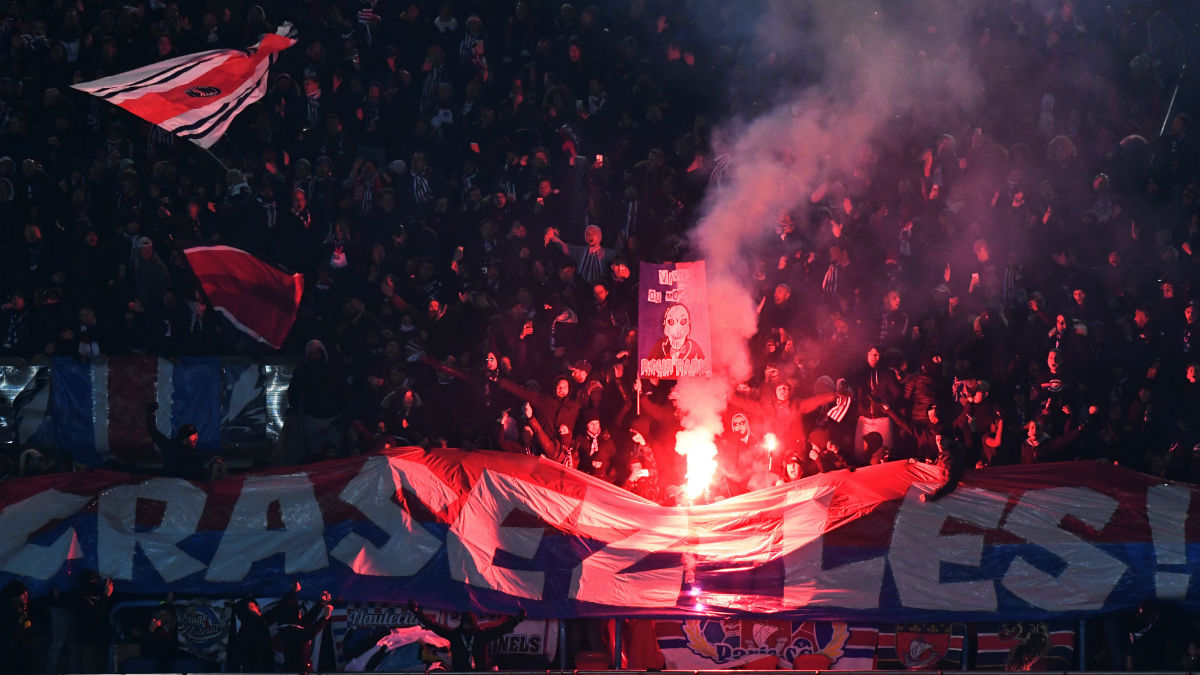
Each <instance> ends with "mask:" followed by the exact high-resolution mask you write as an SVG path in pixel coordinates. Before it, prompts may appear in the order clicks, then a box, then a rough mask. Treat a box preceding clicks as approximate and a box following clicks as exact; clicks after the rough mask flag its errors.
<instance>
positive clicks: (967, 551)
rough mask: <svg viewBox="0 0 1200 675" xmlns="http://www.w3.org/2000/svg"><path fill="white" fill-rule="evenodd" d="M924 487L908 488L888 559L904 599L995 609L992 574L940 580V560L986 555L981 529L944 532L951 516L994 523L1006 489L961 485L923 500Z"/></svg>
mask: <svg viewBox="0 0 1200 675" xmlns="http://www.w3.org/2000/svg"><path fill="white" fill-rule="evenodd" d="M922 492H923V491H922V490H921V489H920V488H919V487H917V486H915V485H914V486H913V487H911V488H909V490H908V494H906V495H905V497H904V501H903V502H901V504H900V512H899V513H898V514H897V515H896V521H895V524H894V525H893V527H892V541H891V545H890V546H889V547H888V564H890V565H891V567H892V576H893V578H895V580H896V590H897V591H898V592H899V594H900V604H902V605H904V606H905V607H914V608H920V609H944V610H958V611H964V612H969V611H982V612H994V611H996V607H997V604H996V586H995V581H994V580H992V579H981V580H978V581H956V582H943V581H942V563H943V562H948V563H954V564H957V565H964V566H969V567H978V566H979V565H980V563H981V562H982V561H983V535H979V534H954V535H942V526H943V525H944V524H945V522H946V520H947V519H948V518H953V519H955V520H961V521H963V522H965V523H969V524H971V525H976V526H978V527H982V528H985V529H989V530H992V529H995V528H996V526H997V525H999V523H1000V518H1001V517H1002V516H1003V515H1004V507H1005V506H1006V505H1007V503H1008V495H1006V494H998V493H994V492H988V491H986V490H981V489H978V488H965V487H960V488H958V489H957V490H955V491H954V492H953V493H951V494H950V495H948V496H946V497H944V498H942V499H940V500H938V501H936V502H928V503H922V502H921V500H920V495H921V493H922Z"/></svg>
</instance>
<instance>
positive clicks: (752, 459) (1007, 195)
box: [0, 0, 1200, 502]
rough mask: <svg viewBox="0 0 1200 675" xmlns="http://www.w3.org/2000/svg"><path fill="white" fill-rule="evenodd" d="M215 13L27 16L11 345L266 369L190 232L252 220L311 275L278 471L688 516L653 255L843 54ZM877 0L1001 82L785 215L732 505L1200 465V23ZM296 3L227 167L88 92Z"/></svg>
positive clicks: (480, 16)
mask: <svg viewBox="0 0 1200 675" xmlns="http://www.w3.org/2000/svg"><path fill="white" fill-rule="evenodd" d="M220 4H221V3H199V2H184V1H180V2H171V1H169V0H168V1H165V2H164V1H161V0H150V1H148V2H144V3H135V4H126V3H117V2H110V1H103V0H98V1H95V2H89V3H85V4H67V3H53V2H44V3H43V2H23V3H22V2H16V1H14V2H9V3H7V4H6V5H5V6H4V17H3V24H2V25H0V34H2V37H3V39H2V40H0V129H2V132H0V154H3V155H4V156H3V157H0V227H2V228H3V233H2V236H3V238H4V241H3V244H4V249H3V255H4V264H3V266H2V268H0V293H2V294H3V297H4V298H5V301H4V304H3V308H2V310H0V356H4V357H13V358H21V359H44V358H46V357H51V356H67V357H71V358H79V359H84V360H90V359H97V358H102V357H107V356H119V355H129V354H150V355H159V356H163V357H183V356H190V355H208V354H218V355H240V356H249V357H252V358H266V357H275V356H278V354H277V353H275V352H272V351H271V350H269V349H268V348H266V347H264V346H262V345H261V344H259V343H256V342H254V341H253V340H251V339H250V338H248V337H246V336H245V335H243V334H242V333H240V332H238V331H237V330H236V329H235V328H234V327H233V326H232V325H231V324H229V323H228V322H226V321H225V320H224V319H223V318H222V317H221V316H219V315H217V314H215V313H214V311H213V310H212V308H211V307H210V306H209V305H208V303H207V301H206V298H205V297H204V296H203V294H201V293H200V292H199V291H198V289H197V287H196V285H195V283H194V281H193V279H192V278H191V276H190V274H189V271H188V268H187V266H186V263H185V262H184V259H183V257H182V254H181V248H182V247H184V246H187V245H192V244H197V243H214V242H220V243H225V244H230V245H233V246H237V247H240V248H243V249H246V250H248V251H251V252H253V253H255V254H256V255H258V256H260V257H261V258H263V259H265V260H269V261H272V262H274V263H277V264H278V265H280V266H282V267H285V268H287V269H290V270H293V271H298V272H302V273H303V274H304V276H305V279H306V287H305V293H304V297H303V301H302V305H301V308H300V313H299V318H298V320H297V322H296V324H295V326H294V327H293V330H292V332H291V337H290V338H289V341H288V343H287V344H286V345H285V346H284V347H283V349H282V354H283V355H284V356H288V357H292V358H295V359H296V360H297V361H299V365H298V366H297V368H296V370H295V374H294V377H293V380H292V384H291V388H290V391H289V403H290V406H291V407H290V409H289V411H288V418H287V422H288V424H287V427H286V428H285V432H284V435H283V439H282V442H281V445H282V450H281V453H280V456H281V461H284V462H289V463H299V462H304V461H309V460H311V459H316V458H327V457H332V456H346V455H351V454H357V453H365V452H372V451H377V450H379V449H380V448H383V447H386V446H398V445H425V446H443V445H444V446H449V447H460V448H468V449H492V450H502V451H507V452H516V453H529V454H534V455H545V456H547V457H550V458H552V459H554V460H557V461H561V462H563V463H564V464H567V465H569V466H572V467H574V468H577V469H579V470H582V471H586V472H588V473H591V474H593V475H596V476H599V477H601V478H603V479H604V480H607V481H610V482H612V483H614V484H617V485H622V486H625V487H626V488H628V489H630V490H633V491H635V492H637V493H638V494H641V495H643V496H645V497H647V498H650V499H653V500H657V501H663V502H668V501H671V500H673V499H674V498H675V497H674V495H675V491H674V490H673V489H671V487H670V486H672V485H677V484H678V483H679V482H680V481H681V473H682V460H681V459H680V458H679V457H678V456H677V455H676V454H675V453H674V452H673V444H674V441H673V439H674V433H675V431H677V430H678V428H679V422H678V418H677V416H676V414H675V411H674V409H673V405H672V399H671V389H672V383H671V382H666V381H654V380H648V379H646V380H639V379H637V378H636V370H637V356H638V355H637V339H636V338H637V302H638V293H637V289H638V278H637V277H638V265H639V263H640V262H656V263H659V262H671V261H681V260H691V259H695V258H697V257H698V256H699V253H698V252H697V251H696V250H695V249H694V248H693V247H692V245H691V244H690V243H689V237H688V234H689V231H690V230H691V229H692V228H693V227H694V226H695V224H696V222H697V220H698V218H700V217H701V216H702V213H703V211H702V201H703V198H704V197H705V195H706V194H708V193H709V192H710V191H711V190H712V189H713V187H712V186H713V185H717V184H720V182H721V181H722V176H723V174H724V172H726V171H727V170H728V166H729V164H730V163H736V162H738V161H739V158H738V157H737V156H729V155H723V154H721V153H719V152H718V151H717V150H716V149H714V145H715V144H714V135H715V134H714V129H717V128H720V125H721V123H722V122H724V121H726V120H730V119H734V118H741V119H746V118H752V117H754V116H755V115H757V114H759V113H761V112H762V111H763V110H764V109H766V108H767V107H769V106H770V105H772V104H774V103H775V102H776V101H777V100H778V99H779V92H780V91H785V90H787V89H788V88H795V87H798V86H807V83H809V82H814V81H816V80H817V79H819V78H818V77H817V76H818V74H819V73H818V72H817V71H818V70H819V67H820V62H819V58H818V57H814V59H813V61H812V62H811V63H809V62H801V61H800V60H798V59H792V60H788V59H784V58H778V55H777V53H776V52H775V51H771V48H770V47H768V46H766V45H764V44H761V43H760V41H759V40H758V39H757V38H756V37H755V33H754V32H753V31H749V30H744V29H742V28H740V27H743V26H744V25H745V24H746V21H747V18H746V15H748V14H754V13H755V11H756V9H759V8H758V7H757V4H763V3H757V4H756V3H751V4H749V5H747V4H746V3H722V4H721V5H714V6H712V7H706V8H704V9H703V11H701V8H700V7H698V6H693V5H694V3H689V2H686V1H684V0H624V1H621V2H600V3H597V4H595V5H589V6H575V5H573V4H570V3H559V2H557V1H554V2H547V1H539V0H520V1H517V2H482V1H476V2H471V1H469V0H459V1H447V2H428V1H424V2H404V1H400V0H378V1H374V0H363V1H361V2H359V1H334V0H326V1H319V0H314V1H312V2H306V3H291V2H283V1H282V0H277V1H275V2H262V3H261V4H257V5H249V4H248V3H246V4H243V3H225V5H226V6H227V7H229V8H225V9H221V8H217V9H214V7H218V5H220ZM701 4H703V3H701ZM910 5H911V7H910ZM934 8H941V9H937V11H934ZM880 10H881V11H883V12H885V13H886V14H887V16H885V17H884V19H883V20H884V21H887V22H891V23H893V24H894V25H895V30H897V31H907V32H910V33H912V34H913V35H920V36H923V37H922V40H923V42H922V45H921V47H922V48H921V49H919V50H917V49H914V50H913V51H912V53H909V54H907V57H908V58H909V59H910V60H911V64H908V65H911V66H912V68H913V69H914V71H919V70H921V69H924V70H925V71H927V72H928V73H929V75H928V76H930V77H936V76H937V75H936V74H937V72H939V68H941V67H944V66H947V65H950V64H954V63H958V62H961V61H963V60H964V59H968V58H969V59H970V61H971V62H973V63H974V64H976V66H977V67H978V69H979V76H980V78H981V81H982V85H981V87H980V91H981V93H980V94H979V96H980V97H981V99H982V100H981V101H979V102H978V103H977V104H976V105H974V106H972V108H971V111H970V112H967V111H964V110H963V109H961V108H960V107H959V106H956V105H952V104H949V103H948V102H945V101H939V100H928V101H923V102H922V103H921V104H918V105H915V106H913V107H912V108H911V109H909V110H907V111H905V112H904V114H902V115H900V116H898V117H896V118H894V119H892V120H891V121H890V122H889V123H888V124H887V125H885V127H884V128H883V129H882V131H881V132H880V133H878V134H876V135H875V136H874V137H872V138H866V139H859V138H854V139H850V138H848V139H847V143H855V144H859V145H861V151H860V153H859V162H858V164H857V165H856V166H855V167H854V168H853V170H851V171H846V172H844V173H839V174H836V175H829V176H827V177H826V180H825V181H824V182H823V183H821V184H820V185H817V186H813V191H812V193H810V194H804V195H797V196H796V208H795V209H794V210H790V211H786V212H783V213H779V214H773V215H772V217H771V218H770V219H769V220H768V221H767V222H763V223H762V232H763V237H762V245H761V246H760V247H758V249H757V260H756V261H755V262H754V263H753V264H748V265H747V267H746V269H747V271H746V277H745V279H744V283H745V285H746V286H748V287H751V288H753V289H754V293H755V300H756V301H759V302H760V305H759V314H758V322H759V325H758V331H757V334H756V335H755V336H754V337H753V339H752V340H751V344H750V348H751V353H752V359H753V363H754V374H753V376H752V377H751V378H750V379H749V380H748V381H747V382H744V383H741V384H740V385H739V386H737V388H736V392H735V393H734V395H733V396H732V397H731V399H730V407H729V410H728V411H727V413H726V418H725V420H724V422H725V423H724V427H725V430H724V432H723V434H722V436H721V437H720V439H719V441H720V453H719V461H720V463H721V465H722V469H723V470H722V471H721V472H720V476H721V480H720V481H719V482H720V485H717V486H714V491H715V493H716V495H717V496H725V495H731V494H736V493H738V492H741V491H744V490H747V489H751V488H754V487H758V486H762V485H770V484H775V483H777V482H781V481H787V480H792V479H795V478H796V477H800V476H805V475H810V474H812V473H816V472H820V471H827V470H831V469H835V468H841V467H857V466H863V465H867V464H870V463H875V462H882V461H889V460H898V459H909V458H911V459H915V460H918V461H930V462H934V461H941V462H944V463H946V464H947V465H948V466H949V467H950V468H951V470H952V473H954V472H956V471H961V470H962V469H964V468H967V467H972V466H991V465H1003V464H1017V463H1035V462H1050V461H1059V460H1071V459H1078V460H1097V459H1103V460H1107V461H1116V462H1119V463H1120V464H1122V465H1125V466H1130V467H1133V468H1136V469H1140V470H1144V471H1148V472H1152V473H1154V474H1157V475H1162V476H1164V477H1168V478H1172V479H1180V480H1189V481H1192V480H1195V479H1197V478H1200V368H1198V367H1197V365H1196V363H1197V362H1200V354H1198V353H1197V350H1200V343H1198V342H1197V340H1198V339H1200V335H1197V332H1196V326H1197V323H1196V321H1197V310H1196V306H1195V305H1194V303H1193V300H1194V298H1195V294H1196V292H1197V286H1196V279H1197V272H1198V270H1200V267H1198V266H1197V263H1196V256H1197V255H1200V215H1198V214H1200V201H1198V200H1200V193H1198V191H1197V183H1196V168H1197V162H1196V143H1195V140H1194V136H1193V134H1194V132H1193V130H1192V129H1191V126H1193V121H1192V119H1191V118H1190V117H1189V116H1188V114H1187V112H1188V111H1189V110H1191V109H1192V104H1193V103H1194V102H1195V101H1196V100H1197V98H1198V96H1197V92H1195V91H1189V88H1190V87H1191V88H1194V85H1190V84H1189V80H1188V79H1187V78H1186V77H1185V78H1182V79H1181V78H1179V77H1178V76H1179V74H1180V72H1181V70H1182V69H1183V67H1184V65H1185V64H1186V63H1187V62H1188V59H1189V57H1190V52H1189V51H1188V50H1189V49H1191V48H1192V45H1193V44H1195V43H1196V41H1195V39H1194V38H1195V37H1196V36H1195V34H1194V27H1195V24H1196V21H1195V16H1194V15H1195V13H1196V12H1195V8H1194V7H1192V6H1191V5H1190V4H1189V3H1143V2H1113V3H1111V4H1110V5H1109V6H1108V7H1101V6H1099V4H1098V3H1088V6H1087V7H1082V6H1081V7H1073V6H1072V3H1071V2H1070V0H1064V1H1063V2H1055V3H1049V2H1034V1H1032V0H1031V1H1029V2H1024V1H1021V0H1014V1H1011V2H1010V1H1008V0H1004V1H995V2H978V3H976V2H972V3H961V4H955V5H953V6H951V7H948V6H946V4H945V3H933V4H930V5H925V4H921V3H901V4H900V5H892V4H884V5H883V6H882V7H881V8H880ZM796 11H797V12H798V13H799V14H800V15H803V14H804V13H805V12H807V11H808V9H806V6H804V5H798V6H797V10H796ZM285 20H286V21H290V22H291V23H292V24H293V25H294V26H295V28H296V31H297V32H296V35H297V37H298V40H299V42H298V44H297V45H295V46H294V47H292V48H290V49H289V50H287V51H285V52H284V53H283V54H282V57H281V58H280V60H279V62H278V63H277V64H276V66H275V67H274V68H273V69H272V71H271V81H270V86H269V90H268V91H267V93H266V95H265V97H264V98H263V100H262V101H261V102H260V103H258V104H256V105H255V106H253V107H252V108H251V109H250V110H248V111H247V112H245V113H244V114H243V115H242V116H241V117H240V118H239V119H237V120H236V121H235V123H234V124H233V126H232V127H231V129H230V131H229V132H228V134H227V135H226V136H225V137H224V138H223V139H222V140H221V141H220V142H219V143H218V144H217V145H216V146H215V147H214V148H213V151H214V155H215V157H214V156H210V155H208V154H206V153H205V152H203V151H201V150H199V149H198V148H196V147H195V146H192V145H190V144H188V143H186V142H182V141H179V140H177V139H174V138H172V137H171V136H170V135H169V134H166V133H164V132H162V131H161V130H160V129H158V128H156V127H153V126H151V125H149V124H148V123H145V122H142V121H141V120H138V119H137V118H135V117H133V116H131V115H129V114H127V113H125V112H124V111H122V110H120V109H118V108H116V107H115V106H112V105H109V104H107V103H105V102H104V101H102V100H100V99H98V98H95V97H91V96H87V95H84V94H82V93H80V92H77V91H74V90H71V89H70V88H69V87H70V85H71V84H72V83H76V82H81V81H86V80H91V79H95V78H98V77H103V76H108V75H113V74H116V73H119V72H122V71H125V70H129V69H131V68H134V67H138V66H141V65H144V64H146V63H149V62H153V61H156V60H161V59H166V58H170V57H173V56H176V55H180V54H185V53H189V52H194V51H198V50H203V49H211V48H218V47H234V48H241V47H245V46H247V45H250V44H253V43H254V42H255V41H256V40H257V38H258V36H259V35H260V34H262V33H264V32H269V31H272V30H274V29H275V28H276V26H277V25H278V24H280V23H282V22H283V21H285ZM798 25H800V26H803V25H804V22H803V21H800V22H798ZM951 25H955V26H961V25H965V26H968V30H967V33H966V35H965V36H961V35H955V34H954V33H953V32H952V31H950V30H939V28H940V27H943V26H951ZM798 30H803V28H799V29H798ZM1189 31H1190V32H1189ZM796 40H797V42H800V43H803V42H805V36H803V35H799V36H797V38H796ZM847 44H853V41H851V40H849V39H848V40H847ZM860 48H867V49H869V48H870V47H869V45H868V46H866V47H862V46H860ZM1177 83H1181V84H1182V86H1181V87H1179V94H1178V96H1173V93H1174V92H1175V90H1176V88H1175V85H1176V84H1177ZM819 86H824V87H836V83H826V84H822V85H819ZM1172 106H1173V107H1172ZM1164 119H1165V120H1166V126H1165V130H1164V131H1163V132H1162V133H1161V134H1160V125H1162V124H1163V122H1164ZM218 160H219V161H218ZM222 164H223V165H224V166H222ZM714 328H715V329H716V330H720V322H719V321H716V322H714ZM768 435H770V437H769V436H768ZM769 438H771V439H774V440H773V441H772V440H768V439H769ZM176 440H178V439H176ZM163 442H164V443H170V442H172V440H171V439H163ZM764 448H766V451H764ZM10 464H13V466H10V467H8V470H9V472H11V473H16V472H17V471H18V469H20V470H22V471H24V470H26V469H30V470H36V467H26V466H25V462H22V463H21V466H19V467H18V466H15V462H10ZM30 464H34V462H32V461H31V462H30Z"/></svg>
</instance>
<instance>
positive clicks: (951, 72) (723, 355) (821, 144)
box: [676, 0, 980, 433]
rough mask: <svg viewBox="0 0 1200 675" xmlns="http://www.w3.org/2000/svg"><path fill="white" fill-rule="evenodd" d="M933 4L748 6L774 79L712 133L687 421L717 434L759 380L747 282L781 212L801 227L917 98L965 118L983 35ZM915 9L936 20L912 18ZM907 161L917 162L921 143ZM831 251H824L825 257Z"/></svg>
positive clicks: (684, 386) (759, 72)
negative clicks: (701, 301) (715, 161)
mask: <svg viewBox="0 0 1200 675" xmlns="http://www.w3.org/2000/svg"><path fill="white" fill-rule="evenodd" d="M937 4H938V9H937V11H927V10H929V9H930V8H928V7H925V6H924V4H923V3H870V2H813V3H811V6H807V7H798V4H797V3H794V2H791V1H790V0H779V1H771V0H769V1H768V3H767V5H766V10H767V11H766V12H765V13H762V14H758V13H755V12H751V11H745V12H740V13H739V14H740V15H741V16H743V17H754V18H756V19H758V24H757V27H756V28H755V32H754V35H755V36H756V37H755V40H754V45H753V47H752V51H753V52H754V53H755V54H756V55H757V56H761V61H760V63H761V64H763V67H762V68H761V69H750V70H747V71H746V74H747V75H748V76H749V77H751V78H753V79H754V80H755V81H756V84H757V83H759V82H762V81H763V80H764V79H766V80H767V81H766V85H767V86H762V87H759V90H760V91H763V92H765V93H764V94H763V95H762V96H760V97H758V101H757V102H756V104H754V105H749V106H747V105H745V103H746V102H741V103H740V105H739V106H737V107H741V108H742V109H757V110H763V112H761V113H759V114H755V115H754V116H753V117H752V118H751V119H739V120H728V121H725V122H723V123H722V126H720V127H719V129H718V131H717V132H716V133H715V134H714V147H716V148H718V149H717V150H716V152H723V153H727V154H728V155H729V157H730V159H731V161H730V163H729V165H728V166H729V168H728V169H727V170H726V172H725V174H724V176H723V180H722V183H721V185H719V186H714V187H713V188H712V189H711V190H710V192H709V194H708V196H707V197H706V202H705V204H704V209H703V213H704V215H703V217H702V219H701V220H700V222H699V223H698V225H697V226H696V228H695V230H694V232H693V234H692V244H693V247H694V249H695V250H696V251H698V256H697V257H699V258H702V259H704V260H706V261H707V268H708V289H709V293H710V299H709V302H710V307H711V308H712V311H713V314H712V315H713V316H714V317H715V318H714V321H713V322H712V325H713V335H712V338H713V345H712V353H713V356H714V359H713V361H714V371H713V377H712V378H711V379H700V378H695V379H688V380H682V381H681V382H680V383H679V386H678V387H677V388H676V396H677V398H676V404H677V406H678V407H679V409H680V410H681V412H682V421H683V425H684V427H685V429H697V428H705V429H708V430H710V431H711V432H713V433H718V432H719V431H720V429H721V426H722V425H721V422H720V420H721V414H722V412H723V411H724V410H725V408H726V401H727V399H728V397H729V396H730V395H731V394H732V392H733V390H734V388H735V387H736V386H737V384H738V383H741V382H744V381H746V380H747V379H748V378H749V377H750V376H751V358H750V351H749V345H748V340H749V338H750V337H751V336H752V335H753V334H754V333H755V330H756V323H757V312H756V304H757V300H758V298H756V297H755V296H754V291H753V289H752V288H751V287H750V286H749V284H750V283H751V281H752V270H753V266H754V264H755V260H756V258H761V257H762V255H763V250H764V249H766V248H767V244H768V243H769V240H770V238H771V237H775V236H777V235H776V230H775V226H776V223H777V222H778V221H779V217H780V214H781V213H783V212H790V213H791V214H792V215H793V217H794V220H795V222H796V224H797V227H798V228H800V229H801V230H803V229H804V228H805V227H806V224H807V223H808V222H809V211H810V210H811V209H813V208H815V207H816V206H818V205H819V204H818V202H819V201H820V199H819V198H820V196H821V194H822V193H825V192H826V190H825V189H824V187H823V184H824V185H828V184H829V183H832V182H833V181H840V180H843V179H844V178H845V177H848V176H851V175H853V174H854V172H855V169H856V168H859V167H860V166H861V161H862V158H863V157H864V155H866V154H869V153H866V152H864V150H865V149H867V148H870V147H872V146H877V145H879V144H880V143H881V142H886V141H888V140H889V139H888V138H887V134H886V133H885V132H886V131H887V127H888V125H889V122H890V121H892V120H894V119H896V118H898V117H902V116H906V115H908V114H909V113H911V112H912V111H913V109H914V106H918V105H919V106H923V107H925V108H932V107H936V108H938V109H940V110H943V111H945V110H951V111H955V112H954V113H953V114H959V113H961V112H965V111H969V110H970V109H971V108H972V107H973V106H974V105H975V103H976V100H977V97H978V92H979V87H980V85H979V78H977V77H976V76H975V75H974V73H973V69H972V68H971V66H970V63H969V57H968V56H967V50H966V49H963V48H962V46H963V45H966V44H968V42H967V41H968V40H973V39H974V38H973V37H971V36H970V35H969V34H968V33H967V30H968V25H967V24H968V22H967V20H966V19H965V18H961V17H959V16H958V15H956V14H955V13H954V12H953V11H947V10H948V9H953V8H952V7H949V5H950V3H945V2H938V3H937ZM722 9H723V8H722ZM715 11H717V12H720V11H722V10H721V9H715ZM714 15H715V14H714ZM725 16H727V17H730V16H733V14H731V13H725ZM912 16H918V17H936V20H937V24H936V25H932V26H929V25H923V24H916V25H914V22H913V21H912V20H911V19H910V18H909V17H912ZM814 72H815V73H816V75H815V77H814V76H813V73H814ZM805 80H807V81H809V82H810V84H808V85H806V86H797V85H795V84H789V83H795V82H797V81H805ZM750 86H755V85H750ZM772 89H773V90H772ZM933 140H934V139H933V138H929V139H927V140H925V141H923V142H925V143H928V144H932V142H933ZM925 147H929V146H928V145H926V146H925ZM917 152H919V150H918V151H917ZM901 154H904V153H901ZM909 159H911V160H912V162H913V164H914V165H915V164H916V162H917V161H918V160H917V155H916V154H915V153H914V154H913V155H912V156H911V157H910V158H909ZM891 182H892V185H893V187H892V188H891V191H892V193H893V194H894V190H895V187H894V185H895V183H896V182H897V181H896V180H895V179H892V181H891ZM838 201H839V203H840V201H841V200H840V199H839V200H838ZM807 234H809V235H814V234H816V233H813V232H809V233H807ZM811 239H812V238H811V237H810V241H811ZM809 248H811V246H810V247H809ZM776 255H777V254H776ZM826 255H827V252H822V251H817V256H818V258H817V259H818V261H821V260H824V259H825V256H826ZM776 260H777V258H776V259H775V260H771V261H769V263H770V264H771V265H772V266H773V265H774V264H775V263H776ZM812 320H814V321H815V320H816V319H815V317H814V318H813V319H812ZM822 360H824V359H822ZM835 376H836V374H835ZM801 393H807V392H801Z"/></svg>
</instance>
